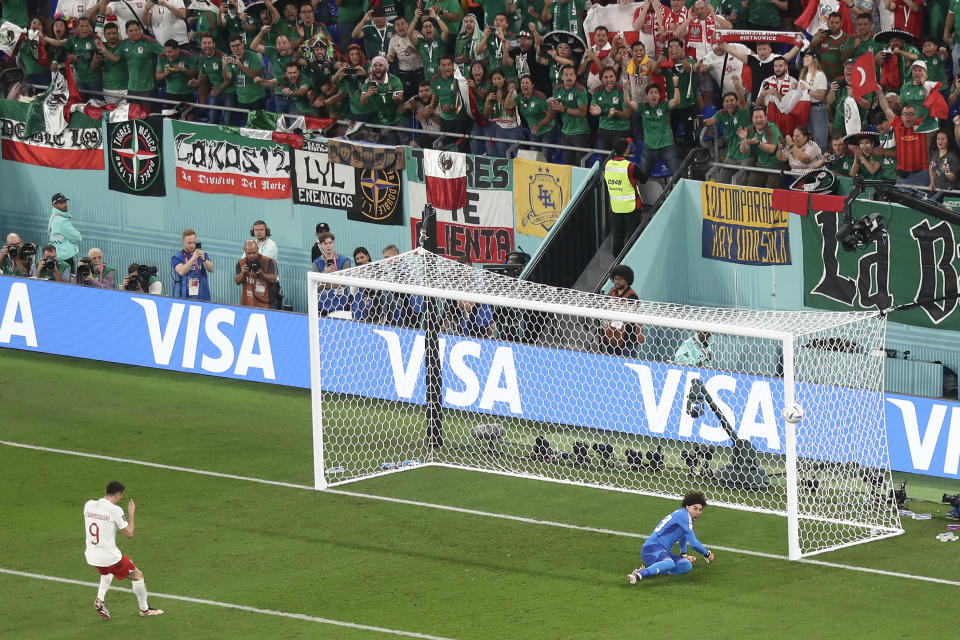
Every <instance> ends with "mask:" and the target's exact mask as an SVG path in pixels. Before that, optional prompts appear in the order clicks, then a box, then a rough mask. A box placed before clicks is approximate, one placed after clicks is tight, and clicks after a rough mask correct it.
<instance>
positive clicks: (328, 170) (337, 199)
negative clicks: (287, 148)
mask: <svg viewBox="0 0 960 640" xmlns="http://www.w3.org/2000/svg"><path fill="white" fill-rule="evenodd" d="M327 143H328V141H327V140H318V139H315V140H307V139H304V141H303V148H302V149H293V150H292V153H293V156H292V159H291V160H292V167H291V169H292V170H291V172H290V181H291V186H292V191H293V201H294V202H295V203H297V204H305V205H309V206H311V207H325V208H327V209H340V210H342V211H347V210H349V209H352V208H354V206H355V201H356V199H357V188H356V182H355V180H354V176H355V174H356V169H354V168H353V167H348V166H346V165H343V164H336V163H334V162H330V160H329V158H328V156H327V152H328V146H327Z"/></svg>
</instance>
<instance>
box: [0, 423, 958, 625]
mask: <svg viewBox="0 0 960 640" xmlns="http://www.w3.org/2000/svg"><path fill="white" fill-rule="evenodd" d="M0 445H6V446H8V447H18V448H21V449H32V450H35V451H44V452H47V453H58V454H63V455H71V456H80V457H83V458H96V459H100V460H109V461H111V462H122V463H126V464H135V465H141V466H145V467H154V468H157V469H166V470H168V471H182V472H185V473H196V474H200V475H205V476H213V477H216V478H226V479H229V480H242V481H245V482H256V483H259V484H268V485H275V486H281V487H288V488H292V489H308V490H313V487H311V486H309V485H302V484H292V483H289V482H278V481H276V480H265V479H263V478H250V477H247V476H238V475H234V474H229V473H219V472H216V471H204V470H202V469H191V468H189V467H178V466H173V465H166V464H160V463H157V462H145V461H142V460H131V459H128V458H116V457H113V456H105V455H100V454H95V453H85V452H82V451H69V450H66V449H54V448H50V447H40V446H37V445H32V444H24V443H20V442H9V441H6V440H0ZM325 493H332V494H337V495H342V496H348V497H353V498H362V499H366V500H379V501H382V502H390V503H394V504H405V505H410V506H415V507H424V508H429V509H439V510H441V511H452V512H456V513H463V514H468V515H475V516H481V517H486V518H497V519H500V520H510V521H513V522H523V523H526V524H536V525H541V526H549V527H557V528H562V529H572V530H576V531H585V532H589V533H600V534H604V535H611V536H618V537H624V538H635V539H645V538H647V536H645V535H642V534H639V533H633V532H629V531H617V530H615V529H602V528H598V527H586V526H582V525H576V524H568V523H565V522H556V521H552V520H537V519H535V518H525V517H523V516H514V515H510V514H505V513H494V512H490V511H478V510H476V509H465V508H463V507H454V506H450V505H443V504H434V503H431V502H420V501H416V500H406V499H403V498H392V497H388V496H378V495H373V494H368V493H358V492H354V491H342V490H340V489H327V490H326V491H325ZM711 549H716V550H718V551H726V552H728V553H737V554H740V555H747V556H753V557H758V558H768V559H772V560H789V558H787V556H784V555H780V554H775V553H764V552H761V551H751V550H749V549H737V548H735V547H722V546H716V545H711ZM797 562H801V563H804V564H812V565H817V566H822V567H829V568H832V569H845V570H847V571H857V572H860V573H872V574H876V575H882V576H888V577H892V578H902V579H906V580H920V581H923V582H933V583H936V584H943V585H948V586H954V587H960V581H955V580H945V579H942V578H933V577H930V576H922V575H915V574H911V573H900V572H896V571H885V570H883V569H874V568H872V567H858V566H854V565H846V564H839V563H835V562H826V561H824V560H812V559H801V560H798V561H797ZM0 571H3V570H2V569H0ZM83 584H86V583H83ZM171 597H176V596H171ZM423 637H426V636H423Z"/></svg>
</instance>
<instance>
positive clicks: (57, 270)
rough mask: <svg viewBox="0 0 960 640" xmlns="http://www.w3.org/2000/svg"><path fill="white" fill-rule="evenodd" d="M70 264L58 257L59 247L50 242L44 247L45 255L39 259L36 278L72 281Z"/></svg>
mask: <svg viewBox="0 0 960 640" xmlns="http://www.w3.org/2000/svg"><path fill="white" fill-rule="evenodd" d="M69 274H70V265H69V264H68V263H66V262H64V261H63V260H60V259H59V258H57V248H56V247H55V246H53V245H52V244H48V245H46V246H45V247H44V248H43V257H42V258H40V259H39V260H37V271H36V273H35V274H34V276H33V277H34V278H36V279H37V280H53V281H55V282H70V276H69Z"/></svg>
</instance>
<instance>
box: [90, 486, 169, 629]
mask: <svg viewBox="0 0 960 640" xmlns="http://www.w3.org/2000/svg"><path fill="white" fill-rule="evenodd" d="M125 488H126V487H124V486H123V485H122V484H120V483H119V482H117V481H115V480H114V481H113V482H111V483H110V484H108V485H107V492H106V495H105V496H103V497H102V498H100V499H99V500H87V502H86V504H84V505H83V526H84V529H85V536H86V543H87V549H86V551H84V555H85V556H86V558H87V564H89V565H91V566H94V567H96V568H97V571H98V572H100V590H99V591H97V599H96V600H94V601H93V608H94V609H96V610H97V613H98V614H100V616H101V617H103V618H104V619H106V620H109V619H110V612H109V611H108V610H107V605H106V604H105V603H104V601H103V599H104V598H105V597H106V595H107V589H109V588H110V583H111V582H113V577H114V576H116V577H117V579H118V580H123V579H124V578H126V577H127V576H130V586H131V587H132V588H133V593H134V595H136V596H137V602H138V603H139V604H140V615H141V616H159V615H160V614H162V613H163V610H162V609H153V608H151V607H150V606H149V605H148V604H147V586H146V584H144V582H143V572H142V571H140V569H137V566H136V565H135V564H133V561H132V560H131V559H130V558H128V557H127V556H125V555H123V554H122V553H121V552H120V549H118V548H117V542H116V535H117V530H119V531H120V532H121V533H123V535H124V536H126V537H127V538H132V537H133V514H134V512H135V511H136V509H137V506H136V505H135V504H133V500H132V499H131V500H130V501H129V502H128V503H127V514H128V515H129V517H130V521H129V523H128V522H127V519H126V518H124V516H123V509H122V508H121V507H119V506H118V505H117V503H118V502H120V499H121V498H122V497H123V490H124V489H125Z"/></svg>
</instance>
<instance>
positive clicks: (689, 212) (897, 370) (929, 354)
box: [624, 180, 960, 397]
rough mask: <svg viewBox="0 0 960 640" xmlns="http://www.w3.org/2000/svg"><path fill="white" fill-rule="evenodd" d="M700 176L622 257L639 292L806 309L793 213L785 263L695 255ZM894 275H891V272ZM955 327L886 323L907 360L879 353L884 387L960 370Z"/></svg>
mask: <svg viewBox="0 0 960 640" xmlns="http://www.w3.org/2000/svg"><path fill="white" fill-rule="evenodd" d="M701 184H702V183H700V182H697V181H692V180H683V181H681V182H680V184H678V185H677V187H676V188H675V189H674V190H673V192H671V194H670V195H669V196H668V198H667V200H666V202H665V203H664V205H663V206H662V207H661V208H660V210H659V211H658V212H657V213H656V215H655V216H654V217H653V220H652V221H651V222H650V225H649V226H648V227H647V229H646V230H645V231H644V233H643V235H642V236H641V237H640V239H639V240H638V241H637V243H636V244H635V245H634V246H633V247H632V248H631V250H630V252H629V253H628V255H627V258H626V260H624V263H625V264H627V265H629V266H630V267H631V268H632V269H633V270H634V272H635V274H636V278H635V281H634V283H633V289H634V290H635V291H636V292H637V295H638V296H640V298H642V299H645V300H659V301H663V302H676V303H683V304H694V305H703V306H711V307H739V308H749V309H781V310H783V309H791V310H792V309H809V308H810V307H806V306H804V304H803V286H804V285H803V238H802V235H801V230H800V217H799V216H794V215H792V216H790V255H791V258H792V264H790V265H784V266H776V267H772V266H771V267H767V266H746V265H738V264H734V263H730V262H721V261H718V260H711V259H707V258H704V257H702V256H701V221H702V215H703V214H702V207H701V198H700V193H701V191H700V188H701ZM893 277H895V275H894V276H893ZM958 344H960V336H958V334H957V332H956V331H946V330H941V329H930V328H926V327H918V326H913V325H906V324H901V323H898V322H892V321H891V322H889V323H888V325H887V348H889V349H896V350H897V352H898V353H899V354H902V353H903V352H904V351H910V359H909V360H906V361H904V360H902V359H899V360H897V359H892V358H888V359H887V367H886V370H887V374H886V387H887V390H888V391H895V392H898V393H905V394H911V395H923V396H931V397H939V396H940V395H941V392H942V384H943V381H942V369H941V367H939V366H936V365H931V364H930V363H931V362H933V361H940V362H942V363H943V364H944V365H946V366H948V367H950V368H951V369H953V370H954V371H958V370H960V348H958V347H957V345H958Z"/></svg>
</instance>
